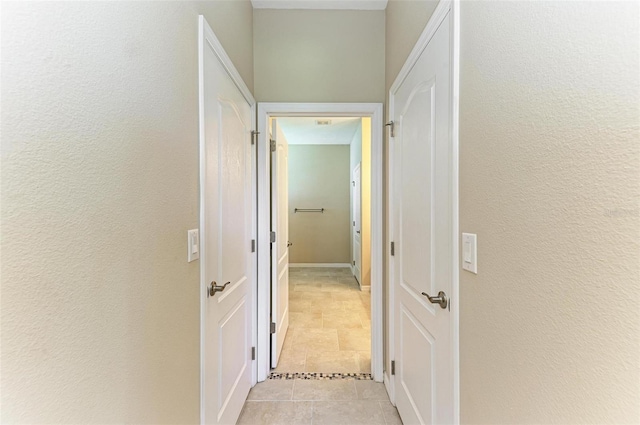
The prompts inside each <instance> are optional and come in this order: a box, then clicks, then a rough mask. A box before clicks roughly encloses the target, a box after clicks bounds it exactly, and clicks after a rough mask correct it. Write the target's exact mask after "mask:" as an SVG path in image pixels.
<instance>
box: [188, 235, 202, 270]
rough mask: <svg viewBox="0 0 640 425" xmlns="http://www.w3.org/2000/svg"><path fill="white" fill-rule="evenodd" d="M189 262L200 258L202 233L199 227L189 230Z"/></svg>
mask: <svg viewBox="0 0 640 425" xmlns="http://www.w3.org/2000/svg"><path fill="white" fill-rule="evenodd" d="M187 246H188V253H187V262H189V263H190V262H192V261H194V260H197V259H198V258H200V235H199V232H198V229H192V230H189V231H187Z"/></svg>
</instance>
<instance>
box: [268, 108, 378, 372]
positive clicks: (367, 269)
mask: <svg viewBox="0 0 640 425" xmlns="http://www.w3.org/2000/svg"><path fill="white" fill-rule="evenodd" d="M332 126H335V127H333V128H331V127H332ZM258 131H259V137H258V185H259V188H258V198H259V202H258V204H259V212H258V215H259V218H258V228H259V229H258V234H259V239H258V257H259V271H258V274H259V282H260V283H259V288H258V292H259V295H258V315H259V317H258V347H257V360H258V365H257V366H258V381H261V380H264V379H266V378H267V376H268V375H269V373H271V372H272V371H273V372H275V373H278V372H282V373H309V372H311V373H371V375H372V378H373V379H374V380H376V381H382V365H383V362H382V288H381V284H382V282H381V278H382V264H381V262H382V105H381V104H260V105H259V106H258ZM332 134H333V136H331V135H332ZM338 135H340V137H338ZM284 152H286V155H285V154H284ZM285 167H286V172H284V171H283V168H285ZM285 176H286V177H285ZM354 176H359V177H360V178H359V179H357V178H354ZM284 178H286V182H285V181H282V179H284ZM356 183H357V184H358V187H356ZM285 188H286V189H285ZM285 192H286V202H285V201H283V196H284V195H285ZM274 193H277V195H276V196H275V197H274V196H273V194H274ZM356 201H360V202H356ZM356 209H357V210H356ZM283 213H284V214H285V215H286V220H285V219H284V218H283V217H282V215H283ZM276 216H279V218H277V217H276ZM285 222H287V228H286V230H285V229H284V228H283V223H285ZM274 233H275V234H274ZM278 235H279V236H280V237H279V236H278ZM272 241H273V242H272ZM358 241H359V243H357V242H358ZM284 249H286V253H285V252H283V250H284ZM285 254H286V255H285ZM285 257H286V258H288V261H289V264H288V267H286V268H287V269H288V270H287V272H286V281H287V285H286V286H285V285H283V281H285V279H283V276H284V274H285V272H284V269H285V267H283V265H282V264H281V263H282V262H281V261H280V260H281V259H282V258H285ZM376 259H378V261H376ZM356 265H357V266H358V270H356ZM356 274H357V276H356ZM285 321H286V323H285ZM272 368H274V369H272Z"/></svg>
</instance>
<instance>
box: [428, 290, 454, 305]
mask: <svg viewBox="0 0 640 425" xmlns="http://www.w3.org/2000/svg"><path fill="white" fill-rule="evenodd" d="M422 295H424V296H425V297H427V298H428V299H429V302H430V303H431V304H440V308H447V304H449V300H448V299H447V294H445V293H444V292H443V291H440V292H438V295H437V296H435V297H432V296H431V295H429V294H427V293H426V292H423V293H422Z"/></svg>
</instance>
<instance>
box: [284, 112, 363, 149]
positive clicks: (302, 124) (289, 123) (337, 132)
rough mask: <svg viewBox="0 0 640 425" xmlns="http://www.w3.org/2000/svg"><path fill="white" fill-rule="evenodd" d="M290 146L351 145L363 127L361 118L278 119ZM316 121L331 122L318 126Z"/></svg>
mask: <svg viewBox="0 0 640 425" xmlns="http://www.w3.org/2000/svg"><path fill="white" fill-rule="evenodd" d="M277 120H278V123H279V124H280V127H281V128H282V132H283V133H284V137H286V138H287V142H289V144H290V145H349V144H351V140H352V139H353V136H354V134H356V131H357V130H358V128H359V127H360V125H361V119H360V118H351V117H350V118H332V117H321V118H313V117H287V118H277ZM316 120H331V124H330V125H316Z"/></svg>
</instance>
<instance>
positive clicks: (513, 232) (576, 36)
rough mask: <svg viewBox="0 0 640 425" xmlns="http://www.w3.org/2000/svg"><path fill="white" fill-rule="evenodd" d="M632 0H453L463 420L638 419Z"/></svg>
mask: <svg viewBox="0 0 640 425" xmlns="http://www.w3.org/2000/svg"><path fill="white" fill-rule="evenodd" d="M638 13H639V10H638V3H637V2H627V3H613V2H601V3H598V2H502V3H499V2H464V3H463V4H462V9H461V48H462V51H461V91H460V102H461V103H460V104H461V106H460V155H461V158H460V230H461V231H462V232H472V233H477V234H478V275H477V276H476V275H472V274H470V273H468V272H464V271H461V274H460V287H461V306H460V320H461V325H460V326H461V328H460V331H461V336H460V361H461V416H462V422H464V423H493V424H497V423H505V424H507V423H508V424H513V423H519V424H523V423H558V424H569V423H640V361H639V359H640V261H639V257H638V255H639V253H640V209H639V207H640V205H639V203H640V168H639V166H640V130H639V117H640V109H639V105H638V99H639V97H640V91H639V90H640V86H639V78H640V73H639V72H638V71H639V70H640V61H639V53H640V49H639V44H638V40H639V39H640V37H639V36H640V34H639V31H638V25H639V19H638V18H639V15H638Z"/></svg>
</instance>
